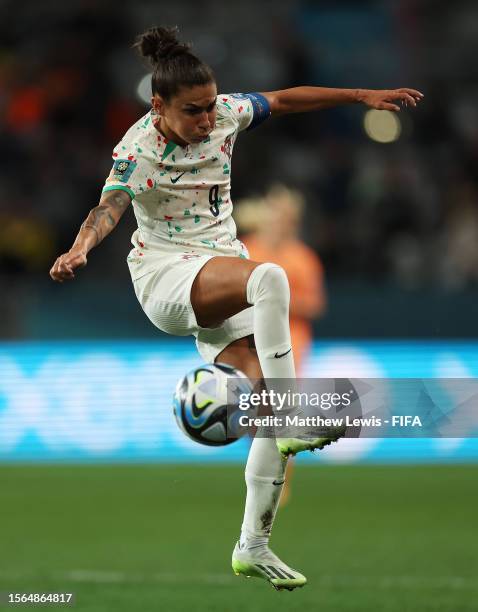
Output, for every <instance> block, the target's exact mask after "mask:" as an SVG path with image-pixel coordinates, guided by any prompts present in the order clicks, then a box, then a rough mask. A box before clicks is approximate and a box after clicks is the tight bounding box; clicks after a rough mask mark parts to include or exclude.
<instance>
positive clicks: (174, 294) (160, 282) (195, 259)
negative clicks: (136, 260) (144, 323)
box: [133, 253, 253, 363]
mask: <svg viewBox="0 0 478 612" xmlns="http://www.w3.org/2000/svg"><path fill="white" fill-rule="evenodd" d="M212 257H214V255H199V254H192V253H175V254H173V255H169V254H168V255H162V256H158V257H155V261H154V266H151V265H148V268H149V271H148V272H146V273H145V274H144V275H142V276H140V277H139V278H137V279H133V285H134V290H135V293H136V297H137V298H138V300H139V303H140V304H141V306H142V308H143V310H144V312H145V313H146V315H147V316H148V318H149V319H150V320H151V322H152V323H153V324H154V325H155V326H156V327H158V328H159V329H160V330H161V331H163V332H166V333H167V334H172V335H173V336H189V335H192V336H195V337H196V346H197V349H198V351H199V353H200V355H201V357H202V358H203V359H204V361H205V362H206V363H212V362H214V359H215V358H216V357H217V355H218V354H219V353H220V352H221V351H222V350H224V349H225V348H226V346H228V345H229V344H231V342H234V340H238V339H239V338H244V337H246V336H249V335H250V334H252V333H253V323H252V306H251V307H250V308H246V309H245V310H243V311H242V312H239V313H238V314H236V315H234V316H233V317H230V318H229V319H226V320H225V321H224V322H223V323H222V324H221V325H219V326H218V327H214V328H209V327H200V326H199V325H198V323H197V321H196V315H195V313H194V310H193V307H192V305H191V287H192V285H193V282H194V279H195V278H196V275H197V274H198V272H199V270H200V269H201V268H202V267H203V266H204V264H205V263H206V262H207V261H209V260H210V259H212ZM151 268H153V269H151Z"/></svg>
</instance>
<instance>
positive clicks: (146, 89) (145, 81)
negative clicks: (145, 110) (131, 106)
mask: <svg viewBox="0 0 478 612" xmlns="http://www.w3.org/2000/svg"><path fill="white" fill-rule="evenodd" d="M136 95H137V96H138V98H139V99H140V100H141V102H144V103H145V104H148V105H149V104H151V95H152V94H151V73H150V74H145V75H144V77H142V78H141V80H140V81H139V83H138V86H137V87H136Z"/></svg>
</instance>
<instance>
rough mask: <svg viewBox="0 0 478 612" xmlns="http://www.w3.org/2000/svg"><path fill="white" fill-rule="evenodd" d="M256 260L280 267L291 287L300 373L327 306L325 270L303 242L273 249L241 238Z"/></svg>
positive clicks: (256, 239) (257, 240)
mask: <svg viewBox="0 0 478 612" xmlns="http://www.w3.org/2000/svg"><path fill="white" fill-rule="evenodd" d="M242 241H243V242H244V244H245V245H246V247H247V250H248V251H249V257H250V258H251V260H253V261H260V262H270V263H275V264H277V265H279V266H281V267H282V268H283V269H284V270H285V272H286V274H287V278H288V279H289V285H290V296H291V299H290V333H291V338H292V350H293V352H294V361H295V366H296V371H297V374H298V375H300V371H301V367H302V363H303V359H304V357H305V356H306V354H307V352H308V350H309V348H310V344H311V341H312V319H315V318H316V317H318V316H320V315H321V314H322V313H323V312H324V310H325V306H326V295H325V287H324V269H323V265H322V262H321V261H320V259H319V257H318V256H317V254H316V253H315V251H313V250H312V249H311V248H310V247H308V246H307V245H306V244H304V243H303V242H301V241H300V240H290V241H288V242H286V243H283V244H282V245H281V246H280V247H279V248H278V249H272V248H270V247H269V246H268V245H267V244H265V243H264V241H263V240H261V239H260V237H259V236H256V235H254V234H249V235H248V236H246V237H244V238H242Z"/></svg>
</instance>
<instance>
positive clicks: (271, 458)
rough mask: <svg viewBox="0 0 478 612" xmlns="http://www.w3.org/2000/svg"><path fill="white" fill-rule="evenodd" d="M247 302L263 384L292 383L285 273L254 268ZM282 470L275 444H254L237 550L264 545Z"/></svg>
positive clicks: (283, 465) (267, 441)
mask: <svg viewBox="0 0 478 612" xmlns="http://www.w3.org/2000/svg"><path fill="white" fill-rule="evenodd" d="M247 301H248V303H249V304H252V305H253V306H254V311H253V312H254V315H253V316H254V340H255V344H256V349H257V356H258V358H259V362H260V364H261V368H262V373H263V376H264V378H279V379H282V378H285V379H291V378H292V379H294V378H295V368H294V357H293V354H292V350H290V349H291V339H290V328H289V301H290V290H289V282H288V280H287V275H286V273H285V272H284V270H283V269H282V268H281V267H280V266H277V265H275V264H270V263H264V264H261V265H259V266H257V267H256V268H254V270H253V271H252V273H251V275H250V277H249V280H248V283H247ZM276 355H279V357H276ZM286 465H287V460H286V459H283V458H282V457H281V455H280V454H279V452H278V450H277V446H276V441H275V439H274V438H259V437H257V436H256V437H255V438H254V440H253V442H252V446H251V449H250V451H249V457H248V459H247V465H246V484H247V498H246V508H245V512H244V520H243V523H242V531H241V539H240V544H241V546H246V547H248V548H255V547H258V546H265V545H267V543H268V541H269V537H270V533H271V529H272V524H273V522H274V518H275V515H276V511H277V506H278V504H279V499H280V494H281V492H282V486H283V483H284V478H285V468H286ZM274 483H276V484H274Z"/></svg>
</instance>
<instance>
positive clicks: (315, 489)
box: [0, 464, 478, 612]
mask: <svg viewBox="0 0 478 612" xmlns="http://www.w3.org/2000/svg"><path fill="white" fill-rule="evenodd" d="M477 482H478V466H473V465H469V466H464V465H463V466H462V465H453V466H323V465H319V464H318V465H317V466H309V465H307V466H302V465H297V467H296V470H295V475H294V483H293V484H294V487H293V495H292V499H291V502H290V504H289V505H288V506H286V507H285V508H284V509H282V510H280V511H279V515H278V517H277V521H276V525H275V528H274V531H273V537H272V548H273V550H274V551H275V552H276V553H277V554H279V556H282V557H283V558H284V560H285V561H287V563H289V564H290V565H292V566H293V567H296V568H297V569H299V570H300V571H302V572H303V573H304V574H305V575H306V576H307V577H308V579H309V584H308V585H307V586H306V587H304V588H303V589H302V590H297V591H294V592H292V593H289V592H280V593H278V592H275V591H274V590H273V589H272V588H271V587H270V585H268V584H266V583H264V582H262V581H258V580H255V579H250V580H246V579H244V578H242V577H236V576H234V574H233V573H232V571H231V569H230V555H231V551H232V548H233V545H234V542H235V540H236V538H237V535H238V531H239V527H240V523H241V517H242V509H243V501H244V483H243V469H242V468H241V467H240V466H204V465H201V464H198V465H188V466H173V465H148V466H132V465H128V466H6V465H4V466H1V467H0V558H1V561H0V591H17V592H18V591H21V592H25V591H28V592H30V591H40V592H48V591H50V592H51V591H56V592H58V591H73V592H75V593H76V596H77V603H76V605H75V606H74V608H70V609H74V610H77V611H85V612H104V611H105V610H113V611H115V612H123V611H124V612H126V611H127V612H134V611H136V610H137V611H139V612H149V611H150V610H151V611H152V610H155V611H161V612H162V611H164V612H189V611H191V612H192V611H194V612H239V611H241V612H246V611H247V612H259V611H260V612H268V611H272V610H276V609H277V608H278V606H285V607H283V609H285V610H287V612H293V611H299V610H300V611H303V610H320V611H321V612H338V611H340V612H349V611H350V612H352V611H354V612H360V611H364V612H371V611H380V612H415V611H416V612H428V611H430V612H431V611H434V612H435V611H440V612H442V611H443V612H445V611H446V612H457V611H459V612H468V611H470V612H471V611H472V610H473V611H477V610H478V546H477V542H478V521H477V516H478V487H477ZM31 607H34V606H31ZM31 607H30V608H31ZM57 608H58V606H57ZM61 608H62V609H69V608H66V607H63V606H61ZM2 609H4V608H3V607H2ZM5 609H7V607H5ZM8 609H14V608H13V607H11V606H10V607H8ZM22 609H28V608H22Z"/></svg>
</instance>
